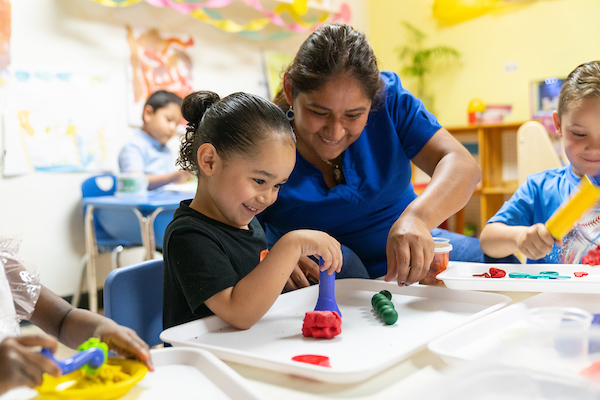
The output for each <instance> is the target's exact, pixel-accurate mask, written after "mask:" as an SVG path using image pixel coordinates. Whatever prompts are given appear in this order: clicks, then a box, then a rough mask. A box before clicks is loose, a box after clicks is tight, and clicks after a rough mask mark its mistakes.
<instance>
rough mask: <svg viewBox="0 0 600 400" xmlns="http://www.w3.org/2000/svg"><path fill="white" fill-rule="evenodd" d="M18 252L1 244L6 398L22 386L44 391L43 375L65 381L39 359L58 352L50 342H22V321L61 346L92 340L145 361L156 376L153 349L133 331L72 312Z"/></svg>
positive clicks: (0, 335) (0, 331)
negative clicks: (47, 352)
mask: <svg viewBox="0 0 600 400" xmlns="http://www.w3.org/2000/svg"><path fill="white" fill-rule="evenodd" d="M17 251H18V247H17V246H15V245H14V242H13V241H12V240H11V239H7V238H0V395H1V394H2V393H5V392H6V391H8V390H10V389H12V388H15V387H18V386H29V387H34V386H39V385H40V384H41V383H42V374H44V373H47V374H51V375H54V376H60V374H61V370H60V368H59V367H58V366H57V365H56V364H55V363H54V362H52V361H51V360H50V359H49V358H47V357H46V356H44V355H42V354H40V353H39V348H40V347H48V348H50V349H51V350H52V352H56V349H57V345H58V342H57V340H56V339H54V338H53V337H50V336H39V335H28V336H21V333H20V327H19V320H21V319H26V320H29V321H31V322H32V323H33V324H35V325H37V326H38V327H40V328H41V329H42V330H43V331H44V332H46V333H48V334H49V335H52V336H54V337H56V338H57V339H58V340H59V341H60V342H61V343H63V344H64V345H66V346H69V347H71V348H74V349H76V348H77V346H79V345H80V344H81V343H83V342H85V341H86V340H88V339H89V338H91V337H96V338H99V339H100V340H101V341H102V342H105V343H106V344H108V346H109V348H110V349H111V350H114V351H116V352H118V353H121V354H123V355H125V356H129V357H134V358H137V359H139V360H141V361H142V362H143V363H144V364H146V365H147V366H148V368H149V369H150V370H151V371H152V370H153V369H154V368H153V366H152V361H151V360H150V352H149V349H148V345H147V344H146V343H144V341H143V340H142V339H140V338H139V337H138V335H137V334H136V333H135V332H134V331H133V330H132V329H129V328H126V327H124V326H120V325H118V324H117V323H115V322H114V321H112V320H110V319H108V318H106V317H103V316H101V315H98V314H95V313H92V312H90V311H88V310H82V309H78V308H74V307H72V306H71V305H70V304H69V303H67V302H66V301H65V300H64V299H62V298H61V297H59V296H57V295H56V294H54V293H53V292H52V291H50V290H49V289H47V288H46V287H44V286H42V285H40V284H39V282H38V279H37V276H36V275H35V274H31V273H29V272H28V271H27V270H26V269H25V268H24V267H23V265H22V263H21V262H20V261H19V259H18V258H17Z"/></svg>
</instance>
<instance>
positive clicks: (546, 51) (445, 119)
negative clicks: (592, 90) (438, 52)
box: [368, 0, 600, 126]
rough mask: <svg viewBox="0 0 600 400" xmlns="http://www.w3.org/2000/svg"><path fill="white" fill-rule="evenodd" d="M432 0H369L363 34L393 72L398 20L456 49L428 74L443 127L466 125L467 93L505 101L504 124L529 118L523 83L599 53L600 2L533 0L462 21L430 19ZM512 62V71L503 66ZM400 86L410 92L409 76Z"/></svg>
mask: <svg viewBox="0 0 600 400" xmlns="http://www.w3.org/2000/svg"><path fill="white" fill-rule="evenodd" d="M432 5H433V0H369V1H368V11H369V28H370V29H369V31H368V34H369V40H370V42H371V44H372V45H373V48H374V50H375V53H376V54H377V56H378V58H379V61H380V68H381V69H386V70H393V71H396V72H398V71H400V69H401V64H400V62H399V60H398V54H397V52H396V51H395V48H396V47H397V46H399V45H402V44H403V43H405V37H406V31H405V29H404V27H403V26H402V25H401V24H400V21H401V20H406V21H409V22H410V23H411V24H413V25H415V26H416V27H418V28H419V29H420V30H422V31H423V32H424V33H426V34H427V36H428V37H427V40H426V43H425V44H426V45H427V46H435V45H440V44H444V45H449V46H452V47H454V48H456V49H457V50H459V51H460V52H461V54H462V57H461V61H460V62H459V63H458V64H452V66H449V67H448V66H446V67H440V68H437V69H435V70H434V71H433V72H432V73H431V74H430V75H429V78H428V80H427V88H428V92H429V94H430V95H433V96H434V100H435V103H434V112H435V113H436V115H437V117H438V119H439V120H440V122H441V123H442V124H443V125H445V126H457V125H465V124H466V123H467V111H466V109H467V104H468V102H469V100H470V99H471V98H473V97H479V98H481V99H482V100H483V101H484V103H487V104H511V105H512V106H513V111H512V114H511V115H510V116H509V117H508V118H507V119H506V121H507V122H520V121H525V120H527V119H529V118H530V106H529V99H530V93H529V90H530V89H529V88H530V82H531V81H532V80H539V79H543V78H546V77H552V76H557V77H566V76H567V75H568V73H569V72H570V71H572V70H573V69H574V68H575V67H576V66H577V65H579V64H581V63H583V62H586V61H590V60H595V59H600V22H599V21H600V1H598V0H537V1H522V2H520V4H518V5H514V6H509V7H504V8H502V9H500V10H496V11H493V12H488V13H486V14H484V15H482V16H480V17H477V18H474V19H471V20H467V21H465V22H461V23H455V24H447V23H440V22H439V21H438V20H436V19H434V18H433V14H432ZM506 63H516V64H517V70H516V72H511V73H507V72H505V64H506ZM403 82H404V83H405V86H406V87H407V88H408V89H410V90H412V91H416V86H415V82H414V80H409V79H408V78H407V79H404V80H403Z"/></svg>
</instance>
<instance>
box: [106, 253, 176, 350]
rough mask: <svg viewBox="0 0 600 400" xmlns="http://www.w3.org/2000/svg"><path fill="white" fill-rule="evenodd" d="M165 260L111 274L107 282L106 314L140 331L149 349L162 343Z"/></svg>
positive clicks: (117, 321) (145, 263) (119, 269)
mask: <svg viewBox="0 0 600 400" xmlns="http://www.w3.org/2000/svg"><path fill="white" fill-rule="evenodd" d="M163 276H164V270H163V260H162V259H155V260H148V261H143V262H140V263H137V264H133V265H130V266H127V267H122V268H117V269H115V270H113V271H111V272H110V273H109V274H108V276H107V277H106V282H105V283H104V315H105V316H106V317H108V318H110V319H112V320H113V321H115V322H116V323H118V324H120V325H124V326H127V327H129V328H131V329H133V330H134V331H136V332H137V334H138V335H139V337H140V338H142V340H144V341H145V342H146V343H147V344H148V346H150V347H152V346H155V345H157V344H159V343H162V342H161V340H160V338H159V335H160V333H161V332H162V309H163Z"/></svg>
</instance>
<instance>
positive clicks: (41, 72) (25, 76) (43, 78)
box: [2, 68, 115, 176]
mask: <svg viewBox="0 0 600 400" xmlns="http://www.w3.org/2000/svg"><path fill="white" fill-rule="evenodd" d="M5 87H6V89H7V95H8V97H9V98H10V99H11V101H10V104H8V105H7V107H6V108H5V110H4V112H3V119H2V120H3V131H4V149H5V150H6V154H5V157H4V165H3V175H4V176H13V175H20V174H25V173H30V172H78V171H105V170H110V169H111V168H112V166H113V165H114V162H112V160H110V158H111V157H109V156H108V153H109V152H108V149H107V145H108V143H110V139H109V138H110V137H111V136H112V135H113V134H114V131H115V130H114V110H113V109H112V108H111V105H113V101H112V100H111V99H112V97H113V96H111V93H113V92H114V91H113V88H112V87H111V84H110V79H109V76H108V74H106V73H94V72H82V71H73V70H69V69H64V70H49V69H46V68H11V69H10V74H9V78H8V83H7V84H6V86H5Z"/></svg>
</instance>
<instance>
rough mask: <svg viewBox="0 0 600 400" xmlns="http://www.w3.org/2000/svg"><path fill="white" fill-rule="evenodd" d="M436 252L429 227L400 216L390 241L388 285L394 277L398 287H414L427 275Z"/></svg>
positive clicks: (408, 217) (386, 278)
mask: <svg viewBox="0 0 600 400" xmlns="http://www.w3.org/2000/svg"><path fill="white" fill-rule="evenodd" d="M434 252H435V243H434V241H433V238H432V237H431V233H430V230H429V228H428V227H427V225H426V224H425V223H424V222H423V221H421V220H420V219H418V218H416V217H412V216H404V215H402V216H400V218H398V220H397V221H396V222H395V223H394V225H392V228H391V229H390V232H389V234H388V238H387V245H386V255H387V274H386V275H385V280H386V282H389V281H391V280H392V279H394V278H395V277H397V278H398V279H397V280H398V285H399V286H404V285H411V284H413V283H415V282H418V281H420V280H421V279H423V278H424V277H425V275H427V271H429V267H430V265H431V261H432V260H433V256H434Z"/></svg>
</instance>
